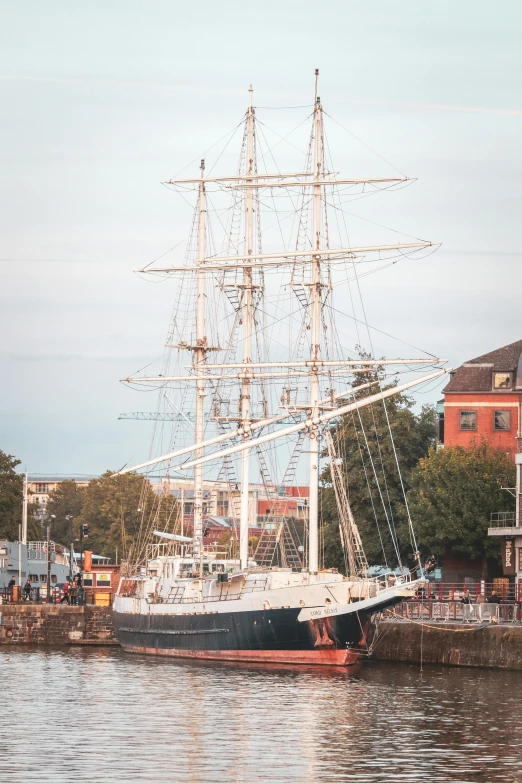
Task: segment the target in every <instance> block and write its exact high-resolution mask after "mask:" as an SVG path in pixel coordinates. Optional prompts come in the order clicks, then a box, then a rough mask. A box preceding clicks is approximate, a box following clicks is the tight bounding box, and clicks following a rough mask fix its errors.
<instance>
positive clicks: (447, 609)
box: [379, 601, 522, 623]
mask: <svg viewBox="0 0 522 783" xmlns="http://www.w3.org/2000/svg"><path fill="white" fill-rule="evenodd" d="M379 616H380V618H381V619H383V620H387V619H391V618H398V619H403V620H410V621H413V622H437V621H438V622H466V623H483V622H497V623H522V605H521V604H514V603H512V604H509V603H508V604H490V603H476V604H462V603H460V602H456V601H454V602H450V603H438V602H436V603H433V602H425V601H403V602H402V603H401V604H398V605H397V606H395V607H393V609H387V610H385V611H384V612H381V613H380V615H379Z"/></svg>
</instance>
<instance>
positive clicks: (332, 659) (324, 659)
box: [123, 644, 360, 666]
mask: <svg viewBox="0 0 522 783" xmlns="http://www.w3.org/2000/svg"><path fill="white" fill-rule="evenodd" d="M123 649H124V650H126V651H127V652H133V653H141V654H142V655H143V654H145V655H162V656H163V655H166V656H170V657H172V658H199V659H201V660H206V661H238V662H251V663H290V664H296V663H298V664H306V665H307V666H309V665H311V664H313V665H319V666H353V665H354V664H355V663H356V662H357V661H358V660H359V657H360V653H358V652H356V651H354V650H166V649H157V648H156V647H134V646H130V645H127V644H125V645H123Z"/></svg>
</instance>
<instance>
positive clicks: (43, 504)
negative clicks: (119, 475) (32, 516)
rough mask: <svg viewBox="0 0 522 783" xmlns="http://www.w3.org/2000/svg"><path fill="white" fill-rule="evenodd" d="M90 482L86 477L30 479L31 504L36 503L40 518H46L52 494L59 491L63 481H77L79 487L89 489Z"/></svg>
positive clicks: (42, 477)
mask: <svg viewBox="0 0 522 783" xmlns="http://www.w3.org/2000/svg"><path fill="white" fill-rule="evenodd" d="M89 480H90V479H88V478H85V476H82V477H80V478H76V477H75V476H67V477H63V478H56V476H54V477H53V476H50V477H46V476H40V477H38V478H37V479H32V478H30V477H29V481H28V491H29V502H30V503H35V504H36V505H37V506H38V511H37V516H38V517H40V518H41V517H44V516H45V514H46V513H47V503H48V501H49V496H50V494H51V493H52V492H54V491H55V490H56V489H58V487H60V486H61V484H62V482H63V481H75V482H76V483H77V484H78V486H79V487H87V486H88V485H89Z"/></svg>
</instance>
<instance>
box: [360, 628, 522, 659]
mask: <svg viewBox="0 0 522 783" xmlns="http://www.w3.org/2000/svg"><path fill="white" fill-rule="evenodd" d="M372 658H373V659H374V660H378V661H403V662H405V663H420V662H421V661H422V662H423V663H438V664H446V665H448V666H477V667H481V668H486V669H517V670H522V627H521V626H518V625H512V626H509V625H496V624H493V623H492V624H491V625H487V626H473V625H472V624H466V625H460V624H457V623H455V624H452V625H444V624H442V623H441V625H440V627H435V628H434V627H433V624H430V626H429V627H428V626H426V625H424V627H423V626H422V625H421V623H417V622H416V623H408V622H398V621H395V620H387V621H385V622H383V623H380V624H379V625H378V628H377V636H376V639H375V648H374V651H373V653H372Z"/></svg>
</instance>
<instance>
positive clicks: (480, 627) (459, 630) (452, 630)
mask: <svg viewBox="0 0 522 783" xmlns="http://www.w3.org/2000/svg"><path fill="white" fill-rule="evenodd" d="M385 611H386V612H388V613H389V614H391V615H392V616H393V617H396V618H397V619H398V620H404V621H405V622H407V623H413V624H414V625H421V626H422V627H423V628H432V629H433V630H434V631H449V633H474V632H475V631H483V630H484V628H488V626H489V625H491V623H480V625H475V626H473V627H472V628H446V627H444V628H441V627H440V625H428V624H427V623H425V622H424V621H423V620H412V619H410V618H409V617H401V615H400V614H397V613H396V612H392V611H391V609H386V610H385Z"/></svg>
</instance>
